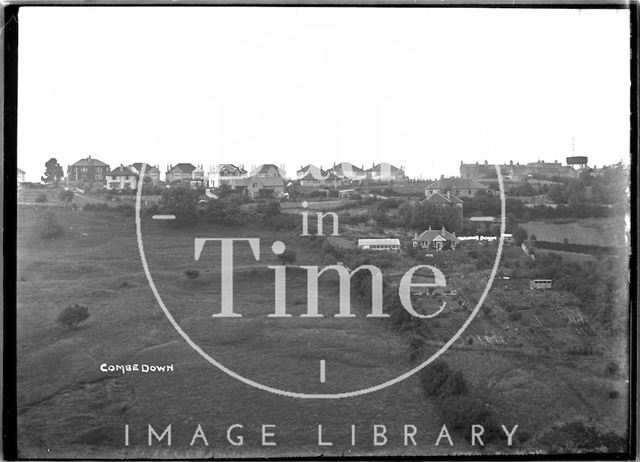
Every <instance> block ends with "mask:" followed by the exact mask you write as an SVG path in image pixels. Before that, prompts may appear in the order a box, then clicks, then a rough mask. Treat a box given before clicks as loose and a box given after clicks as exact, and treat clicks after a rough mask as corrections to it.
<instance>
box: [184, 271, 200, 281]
mask: <svg viewBox="0 0 640 462" xmlns="http://www.w3.org/2000/svg"><path fill="white" fill-rule="evenodd" d="M184 274H186V275H187V277H188V278H189V279H197V278H198V277H199V276H200V271H198V270H186V271H185V272H184Z"/></svg>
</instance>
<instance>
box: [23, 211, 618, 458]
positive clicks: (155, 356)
mask: <svg viewBox="0 0 640 462" xmlns="http://www.w3.org/2000/svg"><path fill="white" fill-rule="evenodd" d="M41 213H42V211H41V210H37V209H34V208H25V209H21V210H20V216H19V229H18V235H19V242H18V256H19V261H18V268H17V271H18V273H17V274H18V307H17V308H18V312H17V314H18V316H17V321H18V324H17V329H18V339H19V343H18V390H19V396H18V410H19V433H20V435H21V438H20V441H19V445H20V449H21V453H22V455H23V456H25V457H28V456H30V457H62V458H64V457H71V456H77V455H78V454H79V453H82V454H87V455H92V456H95V457H121V456H122V457H133V456H138V457H146V456H149V457H163V456H165V457H167V456H171V457H173V456H176V457H189V455H190V454H192V453H193V451H195V452H196V453H197V454H198V456H199V455H201V454H205V455H207V456H208V455H216V456H224V455H226V456H244V457H247V456H257V455H263V456H264V455H279V456H283V455H312V454H319V453H324V454H333V455H340V454H342V453H346V454H348V452H345V451H352V453H354V454H356V455H366V454H398V455H399V454H411V453H414V454H420V453H423V454H424V453H433V454H437V453H450V452H451V451H452V449H451V448H448V447H447V446H440V447H435V446H433V442H434V441H435V439H436V438H437V435H438V432H439V430H440V427H441V426H442V424H443V423H446V422H441V421H440V419H439V418H438V415H437V413H436V411H435V407H434V406H433V403H431V402H429V400H427V399H426V397H424V395H423V393H422V392H421V390H420V388H419V384H418V381H417V380H416V379H413V378H412V379H408V380H406V381H404V382H402V383H401V384H398V385H395V386H393V387H391V388H389V389H387V390H384V391H381V392H378V393H374V394H372V395H366V396H363V397H359V398H351V399H342V400H337V401H317V400H296V399H291V398H284V397H279V396H275V395H271V394H268V393H265V392H262V391H258V390H255V389H253V388H251V387H248V386H246V385H244V384H241V383H240V382H238V381H236V380H234V379H232V378H230V377H228V376H226V375H225V374H223V373H222V372H220V371H219V370H217V369H215V368H214V367H212V366H210V365H208V364H207V363H206V362H205V361H204V359H203V358H201V357H200V356H199V355H198V354H197V353H196V352H195V351H193V350H192V349H191V348H189V346H188V345H187V344H186V343H185V342H184V340H183V339H182V338H181V337H179V335H178V334H177V333H176V332H175V331H174V330H173V329H172V327H171V326H170V324H169V323H168V321H167V320H166V318H165V317H164V315H163V313H162V312H161V311H160V309H159V308H158V306H157V304H156V301H155V299H154V298H153V295H152V293H151V290H150V289H149V287H148V284H147V282H146V279H145V277H144V275H143V272H142V265H141V263H140V259H139V256H138V250H137V243H136V237H135V227H134V223H133V218H126V219H125V218H122V217H120V216H117V215H114V214H103V215H101V214H99V213H83V212H73V211H62V212H60V216H59V218H60V220H61V222H63V223H64V224H65V228H66V229H65V234H64V235H63V236H62V237H61V238H59V239H56V240H52V241H43V240H42V239H40V237H39V236H38V233H37V229H36V224H37V222H38V220H39V217H40V215H41ZM194 236H198V237H223V236H225V237H228V236H233V237H240V236H245V237H260V238H261V239H262V241H263V242H262V258H261V261H260V262H256V261H255V259H254V258H253V257H252V256H251V254H250V253H249V252H248V249H247V247H246V244H245V247H244V248H242V247H239V251H238V253H237V258H236V259H235V265H236V279H235V290H234V292H235V294H236V300H235V301H236V311H237V312H239V313H242V314H243V318H241V319H234V320H220V319H217V320H216V319H215V318H212V317H211V314H212V313H213V312H215V311H216V310H217V308H216V307H219V297H220V281H219V269H217V268H218V264H217V262H219V249H218V247H216V246H214V245H211V247H207V249H206V253H205V255H206V258H205V256H203V258H202V259H201V261H199V262H195V261H193V237H194ZM276 239H278V240H283V241H285V242H286V243H287V245H288V246H289V248H291V249H293V250H294V251H295V252H296V253H297V255H298V261H297V262H296V263H297V264H300V265H303V264H309V265H318V264H320V262H322V259H323V258H324V255H323V254H322V252H321V251H320V249H319V248H317V247H314V246H312V245H309V244H308V242H307V241H303V240H301V239H298V238H296V237H295V236H293V235H280V234H279V235H273V234H272V233H269V232H267V231H264V230H260V229H252V228H250V227H244V228H237V229H229V228H220V227H213V226H200V227H197V228H195V229H192V230H179V229H172V228H167V227H159V226H157V225H156V224H154V223H153V222H151V221H149V222H145V224H144V243H145V250H146V253H147V257H148V261H149V265H150V268H151V271H152V274H153V276H154V280H155V281H156V284H157V285H158V288H159V290H160V292H161V294H162V296H163V299H164V300H165V302H166V303H167V305H168V306H169V308H170V310H171V311H172V313H173V314H174V316H175V317H176V319H177V320H178V322H179V323H180V325H181V326H182V328H183V329H184V330H185V331H186V332H187V333H188V334H189V335H190V336H191V337H192V338H193V339H194V340H195V341H196V342H197V343H198V344H199V345H201V346H202V348H203V349H205V351H207V352H208V353H210V354H212V355H213V356H214V357H215V358H216V359H218V360H220V361H221V362H222V363H223V364H227V365H229V366H230V367H232V368H233V369H234V370H236V371H237V372H239V373H241V374H244V375H247V376H248V377H250V378H252V379H254V380H257V381H260V382H262V383H265V384H268V385H270V386H275V387H280V388H287V389H292V390H295V391H307V392H325V393H326V392H338V391H346V390H352V389H357V388H362V387H363V386H370V385H372V384H375V383H379V382H382V381H384V380H387V379H389V378H392V377H395V376H397V375H398V374H399V373H401V372H404V371H406V370H407V369H408V368H409V367H410V365H409V364H408V362H407V353H406V345H405V341H404V340H405V339H404V338H403V336H402V334H398V333H396V332H394V331H393V330H391V329H389V328H388V327H386V326H385V325H384V323H383V322H382V321H373V320H370V319H369V320H368V319H366V318H365V317H364V314H365V312H366V310H367V307H366V306H364V305H363V304H362V303H361V301H360V300H358V299H357V298H354V299H353V304H354V312H356V313H357V314H358V317H357V318H354V319H348V320H336V319H332V318H331V317H330V314H331V313H332V312H333V311H332V310H334V309H335V306H337V290H336V287H335V280H331V278H329V279H328V280H327V281H325V282H323V285H322V286H321V294H322V295H321V298H320V309H321V312H323V313H325V314H326V315H327V317H326V318H324V319H322V320H313V319H304V318H300V317H298V315H299V314H300V313H302V312H303V310H304V308H305V301H306V298H305V281H304V279H303V278H302V277H301V275H300V274H295V273H293V272H292V273H291V274H290V277H289V279H288V283H287V284H288V288H287V300H288V304H287V306H288V308H289V311H290V312H291V313H292V314H294V315H295V316H294V317H292V318H290V319H273V318H267V317H266V314H267V313H269V312H271V311H272V310H273V299H274V293H273V279H272V278H273V276H272V271H271V270H268V269H265V266H266V265H274V264H277V263H276V262H277V260H276V259H275V256H274V255H273V254H271V253H269V248H270V245H271V243H272V242H273V241H274V240H276ZM440 265H442V266H443V267H444V266H446V265H447V262H446V261H442V262H440V261H438V266H440ZM186 269H198V270H199V271H200V274H201V275H200V277H199V278H198V279H196V280H193V281H190V280H187V278H186V277H185V275H184V271H185V270H186ZM447 274H449V273H447ZM466 281H467V280H464V281H463V280H462V279H461V280H460V281H459V283H461V284H462V283H464V284H466V285H465V287H468V290H469V291H471V292H470V293H475V291H477V290H479V289H478V288H475V289H474V288H472V287H471V285H472V284H471V283H467V282H466ZM498 290H500V288H498ZM73 303H83V304H87V305H89V306H90V307H91V318H90V319H89V321H88V322H87V323H86V324H84V325H82V326H81V327H80V328H79V329H77V330H75V331H69V330H66V329H64V328H63V327H61V326H57V325H56V324H55V318H56V316H57V314H58V310H59V309H60V308H61V307H64V306H67V305H69V304H73ZM497 309H498V308H496V310H497ZM501 316H502V315H501ZM505 316H506V315H505ZM553 316H554V315H553V313H549V314H548V315H547V317H542V322H545V323H549V324H551V323H553V322H559V321H558V320H557V319H555V318H554V317H553ZM464 317H465V315H464V313H459V314H456V313H452V314H449V315H448V318H447V319H446V320H444V321H442V322H441V327H440V331H441V332H442V336H443V337H446V336H447V335H449V333H450V332H449V331H452V330H454V329H455V326H456V325H459V323H460V322H461V320H463V319H464ZM222 321H224V322H222ZM525 321H526V322H531V323H533V322H535V321H534V319H533V317H532V316H525V317H524V319H523V321H522V322H525ZM521 327H522V326H521ZM504 328H505V326H504V322H502V321H501V320H500V318H497V317H496V316H493V317H486V318H485V317H479V318H478V319H477V320H476V321H474V323H472V325H471V327H470V330H469V332H468V335H469V336H474V335H475V336H480V335H485V334H488V333H491V332H493V333H496V332H497V333H498V334H504V333H505V329H504ZM514 329H515V324H513V323H512V327H511V330H510V331H509V334H508V335H505V337H507V339H508V340H509V344H508V345H507V346H506V347H487V346H486V345H485V346H480V345H478V344H474V345H467V344H465V343H464V342H462V343H461V344H458V345H457V349H454V350H452V351H450V352H448V353H447V355H446V359H447V360H448V361H450V362H451V363H452V364H453V365H454V367H456V368H459V369H462V370H464V371H465V375H467V376H468V378H469V379H470V381H471V383H473V384H474V385H476V386H477V387H478V390H480V391H482V392H483V394H484V395H485V396H486V399H487V402H488V405H491V406H493V407H494V413H495V414H496V415H497V416H498V417H499V420H501V423H504V424H505V425H513V424H514V423H517V424H519V425H520V427H521V428H522V429H524V430H526V431H527V432H528V433H529V434H530V440H529V441H528V442H523V443H522V444H520V446H518V447H517V448H514V449H512V450H511V451H523V450H524V451H526V450H532V449H540V447H539V446H536V436H537V435H538V434H543V433H544V431H545V429H546V428H549V427H550V425H551V423H553V422H562V421H570V420H571V419H574V420H585V421H586V420H590V419H596V418H597V419H598V421H600V422H601V423H602V424H603V425H605V426H607V427H608V428H613V429H617V430H619V431H621V429H623V428H624V427H623V424H622V423H621V420H622V419H621V416H623V415H624V412H625V405H626V396H625V395H624V394H621V397H620V398H619V399H618V400H615V401H612V400H611V399H609V398H607V395H606V393H607V391H608V390H610V389H611V388H612V387H617V388H619V389H620V390H621V391H622V392H624V388H623V386H622V383H623V382H624V376H616V377H613V378H612V377H607V376H605V375H604V373H603V368H602V362H603V358H601V357H585V358H581V357H580V358H565V357H560V356H558V355H554V352H545V351H543V350H541V349H540V348H538V347H537V346H536V344H535V339H533V338H529V337H526V336H525V335H523V334H521V333H520V332H519V331H518V332H516V331H515V330H514ZM558 329H562V327H561V326H560V324H558ZM523 330H524V329H523ZM558 333H559V335H565V336H566V337H567V338H570V336H571V333H570V332H569V331H566V332H565V331H561V330H559V331H558ZM511 337H512V338H511ZM518 343H522V344H523V346H522V347H515V346H514V345H516V344H518ZM441 344H442V339H440V338H439V337H434V338H433V339H432V344H431V345H430V348H431V350H429V351H433V349H435V348H437V347H438V346H439V345H441ZM427 353H428V352H427ZM321 359H324V360H325V361H326V363H327V382H326V383H324V384H322V383H320V382H319V361H320V360H321ZM136 362H137V363H149V364H169V363H171V364H174V367H175V372H174V373H167V374H155V375H151V374H126V375H118V374H105V373H103V372H100V370H99V366H100V364H102V363H109V364H129V363H136ZM53 423H55V424H53ZM199 423H201V424H202V425H203V428H204V429H205V431H206V433H207V436H208V437H209V436H210V438H209V439H210V440H211V441H210V443H211V447H209V448H202V447H200V448H196V449H192V448H190V447H189V442H190V440H191V437H192V436H193V432H194V429H195V427H196V426H197V424H199ZM235 423H240V424H243V425H244V426H245V431H244V436H245V441H246V444H245V445H244V446H243V447H242V448H233V447H230V446H229V445H228V444H226V443H225V431H226V428H227V427H228V426H229V425H232V424H235ZM125 424H128V425H130V428H131V429H132V440H131V446H130V447H128V448H125V447H124V442H123V439H124V436H123V431H124V430H123V429H124V425H125ZM147 424H152V425H153V426H154V427H156V428H158V429H160V428H164V427H165V426H166V425H168V424H172V426H173V438H174V441H175V446H176V447H174V448H171V449H166V448H147V447H146V434H145V433H144V431H145V429H146V425H147ZM262 424H274V425H276V426H277V428H278V429H279V431H278V446H277V447H276V448H266V449H265V448H263V447H261V444H260V425H262ZM317 424H326V427H325V429H326V437H327V439H328V440H332V441H335V442H336V443H335V445H334V446H333V447H326V448H318V446H317V444H316V438H317V434H316V426H317ZM352 424H355V425H357V426H358V428H362V429H363V430H362V432H363V433H362V437H360V435H359V436H358V445H357V446H356V447H355V448H352V447H351V446H350V444H349V441H350V440H349V437H348V432H349V431H350V426H351V425H352ZM373 424H386V425H387V426H388V427H389V428H390V432H393V435H394V436H393V437H390V439H389V443H388V444H387V445H386V446H383V447H374V446H373V444H372V441H371V437H370V429H371V426H372V425H373ZM404 424H413V425H416V426H417V427H419V429H420V436H419V437H418V440H419V441H420V445H419V446H418V447H417V448H412V447H408V448H406V447H404V444H403V440H402V437H401V429H402V426H403V425H404ZM455 442H456V446H455V448H454V449H453V450H455V451H461V452H468V451H477V450H478V449H477V448H472V447H471V446H469V445H468V444H467V443H466V442H465V441H464V439H463V438H462V437H457V438H455ZM494 449H498V450H507V449H506V448H494Z"/></svg>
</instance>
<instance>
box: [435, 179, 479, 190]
mask: <svg viewBox="0 0 640 462" xmlns="http://www.w3.org/2000/svg"><path fill="white" fill-rule="evenodd" d="M425 189H489V188H488V187H487V186H485V185H483V184H482V183H480V182H478V181H476V180H474V179H471V178H445V179H442V180H438V181H434V182H433V183H429V184H428V185H427V186H425Z"/></svg>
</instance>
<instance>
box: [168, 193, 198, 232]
mask: <svg viewBox="0 0 640 462" xmlns="http://www.w3.org/2000/svg"><path fill="white" fill-rule="evenodd" d="M159 202H160V211H161V213H166V214H171V215H175V217H176V219H175V220H171V223H174V224H176V225H177V226H182V227H184V226H189V225H192V224H194V223H195V222H197V221H198V214H197V210H196V202H197V194H196V193H194V192H193V191H191V190H189V189H187V188H184V187H173V188H171V189H167V190H165V191H163V193H162V197H161V198H160V201H159Z"/></svg>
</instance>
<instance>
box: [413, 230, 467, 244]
mask: <svg viewBox="0 0 640 462" xmlns="http://www.w3.org/2000/svg"><path fill="white" fill-rule="evenodd" d="M438 236H442V237H443V238H445V239H446V240H447V241H458V238H457V237H455V236H454V235H453V234H451V233H450V232H449V231H447V230H446V229H444V228H442V229H440V230H435V229H433V230H432V229H428V230H426V231H423V232H422V233H421V234H420V235H419V236H418V237H416V238H415V239H414V241H422V242H431V241H433V240H434V239H435V238H436V237H438Z"/></svg>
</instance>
